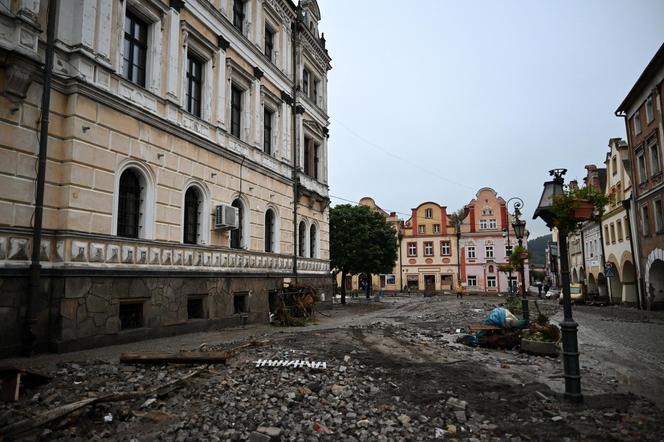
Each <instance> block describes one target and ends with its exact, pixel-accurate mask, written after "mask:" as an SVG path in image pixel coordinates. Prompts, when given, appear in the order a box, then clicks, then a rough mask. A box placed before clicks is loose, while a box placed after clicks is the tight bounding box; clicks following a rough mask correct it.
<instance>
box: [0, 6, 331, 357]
mask: <svg viewBox="0 0 664 442" xmlns="http://www.w3.org/2000/svg"><path fill="white" fill-rule="evenodd" d="M59 3H60V6H59V9H58V11H57V15H56V16H57V18H56V20H57V23H56V42H55V54H54V57H55V58H54V66H53V69H54V77H53V84H52V90H51V106H50V113H49V118H50V126H49V133H48V161H47V166H46V186H45V209H44V210H45V211H44V223H43V226H44V229H45V230H44V237H43V240H42V243H41V264H42V267H43V278H42V293H41V296H40V297H39V299H32V300H31V302H32V310H33V313H34V314H33V315H32V317H31V318H24V317H23V316H22V315H23V313H22V312H23V311H24V305H25V303H26V302H28V300H27V299H26V298H27V281H28V279H27V268H28V265H29V264H30V261H29V257H30V251H31V247H32V228H31V226H32V219H33V212H34V193H35V178H36V174H35V162H36V155H37V152H38V143H39V139H40V137H43V136H46V135H45V134H40V133H39V121H40V118H41V112H42V111H41V109H40V97H41V94H42V84H41V63H43V60H44V48H45V42H44V38H45V36H46V33H45V32H43V31H44V30H45V29H46V21H47V4H48V2H47V1H44V0H41V1H40V0H32V1H23V0H1V1H0V4H1V5H0V6H2V7H0V188H1V189H2V190H1V191H0V280H1V282H0V283H1V284H2V292H3V293H2V297H3V299H2V303H1V304H0V322H1V323H2V325H0V336H1V338H0V354H2V353H11V352H14V351H15V350H16V349H17V347H18V345H19V343H20V341H21V338H22V337H24V336H23V334H22V328H21V326H20V325H21V324H23V323H24V321H25V320H26V319H28V320H35V321H36V323H35V326H34V330H33V331H34V333H35V334H36V337H37V343H38V347H39V348H42V349H45V348H52V349H56V350H60V349H69V348H78V347H84V346H92V345H99V344H105V343H112V342H119V341H125V340H131V339H138V338H143V337H147V336H157V335H162V334H173V333H177V332H183V331H187V330H197V329H204V328H208V327H211V326H217V325H223V324H235V323H240V322H245V321H266V320H267V318H268V309H269V307H268V300H269V294H270V293H273V292H274V291H275V290H277V289H278V288H280V287H281V286H282V285H283V284H284V283H285V282H289V281H290V282H296V281H297V282H298V283H305V284H310V285H313V286H316V287H318V288H320V289H321V291H322V292H323V295H322V296H323V297H325V294H326V292H327V293H329V292H330V290H331V287H330V286H331V284H330V282H331V281H330V278H329V270H330V269H329V249H328V206H329V197H328V185H327V138H328V130H327V126H328V115H327V72H328V70H329V69H330V68H331V66H330V56H329V55H328V52H327V50H326V48H325V39H324V38H323V36H322V34H320V33H319V30H318V23H319V20H320V19H321V13H320V10H319V7H318V5H317V2H316V1H315V0H301V1H300V3H299V4H298V5H297V6H296V5H295V4H293V3H292V2H291V1H288V0H246V1H241V0H187V1H186V2H185V1H176V0H170V1H168V0H124V1H120V0H117V1H115V0H114V1H107V0H80V1H78V2H76V3H75V5H76V7H75V5H74V2H69V1H60V2H59ZM328 297H329V296H328Z"/></svg>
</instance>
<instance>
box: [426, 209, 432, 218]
mask: <svg viewBox="0 0 664 442" xmlns="http://www.w3.org/2000/svg"><path fill="white" fill-rule="evenodd" d="M424 217H425V218H427V219H431V218H433V209H424Z"/></svg>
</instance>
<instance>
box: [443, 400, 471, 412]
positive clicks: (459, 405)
mask: <svg viewBox="0 0 664 442" xmlns="http://www.w3.org/2000/svg"><path fill="white" fill-rule="evenodd" d="M467 405H468V403H467V402H466V401H462V400H460V399H457V398H455V397H451V398H449V399H448V400H447V406H448V407H450V408H453V409H456V410H461V411H465V410H466V406H467Z"/></svg>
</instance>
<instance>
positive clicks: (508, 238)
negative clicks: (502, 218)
mask: <svg viewBox="0 0 664 442" xmlns="http://www.w3.org/2000/svg"><path fill="white" fill-rule="evenodd" d="M507 248H508V249H509V251H510V255H511V254H512V245H511V244H510V226H509V219H508V222H507ZM509 258H510V257H509V256H508V257H507V264H509V274H508V279H507V286H508V287H509V288H510V296H513V295H514V290H513V288H512V264H510V262H509Z"/></svg>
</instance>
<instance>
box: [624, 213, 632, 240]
mask: <svg viewBox="0 0 664 442" xmlns="http://www.w3.org/2000/svg"><path fill="white" fill-rule="evenodd" d="M631 234H632V233H631V231H630V228H629V218H627V217H625V239H629V238H630V236H631Z"/></svg>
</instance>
